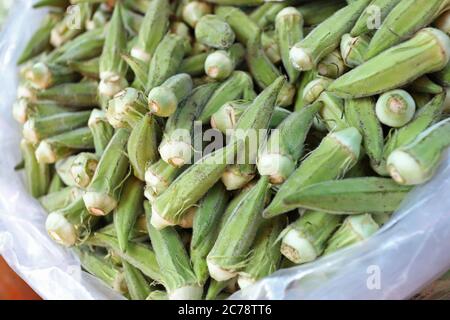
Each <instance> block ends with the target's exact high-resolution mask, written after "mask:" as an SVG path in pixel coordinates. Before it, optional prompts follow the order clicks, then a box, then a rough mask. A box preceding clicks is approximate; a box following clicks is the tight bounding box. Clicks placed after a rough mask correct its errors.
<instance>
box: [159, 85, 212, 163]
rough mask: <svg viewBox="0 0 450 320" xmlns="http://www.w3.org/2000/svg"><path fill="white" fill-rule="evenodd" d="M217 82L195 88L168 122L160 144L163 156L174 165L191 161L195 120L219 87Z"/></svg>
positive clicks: (160, 151)
mask: <svg viewBox="0 0 450 320" xmlns="http://www.w3.org/2000/svg"><path fill="white" fill-rule="evenodd" d="M217 86H218V85H217V84H216V83H208V84H204V85H201V86H198V87H197V88H195V89H194V90H193V91H192V93H190V95H189V96H188V97H187V98H186V99H185V100H184V101H183V102H182V103H181V105H180V108H177V109H176V111H175V113H174V114H172V115H171V116H170V117H169V119H168V120H167V122H166V127H165V130H164V136H163V139H162V141H161V144H160V145H159V153H160V155H161V158H162V159H163V160H164V161H165V162H167V163H168V164H170V165H171V166H174V167H182V166H184V165H185V164H188V163H191V160H192V156H193V151H194V147H193V143H192V140H193V137H192V135H193V128H194V120H195V119H196V118H197V116H198V115H199V114H200V112H201V111H202V110H203V108H204V106H205V105H206V103H207V102H208V101H209V100H210V98H211V96H212V95H213V94H214V92H215V90H216V89H217Z"/></svg>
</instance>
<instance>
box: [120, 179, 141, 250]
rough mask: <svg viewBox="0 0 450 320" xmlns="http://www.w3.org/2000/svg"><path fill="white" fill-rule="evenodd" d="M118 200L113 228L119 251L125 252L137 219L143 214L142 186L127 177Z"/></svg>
mask: <svg viewBox="0 0 450 320" xmlns="http://www.w3.org/2000/svg"><path fill="white" fill-rule="evenodd" d="M120 199H121V201H120V202H119V204H118V205H117V208H116V210H115V211H114V227H115V229H116V235H117V241H118V242H119V247H120V250H122V251H126V250H127V247H128V239H129V237H130V233H131V230H132V229H133V226H134V224H135V223H136V220H137V217H138V216H139V215H141V214H143V213H144V208H143V206H142V203H143V202H144V184H143V183H142V182H141V181H140V180H138V179H136V178H135V177H129V178H128V179H127V181H125V183H124V185H123V188H122V191H121V197H120Z"/></svg>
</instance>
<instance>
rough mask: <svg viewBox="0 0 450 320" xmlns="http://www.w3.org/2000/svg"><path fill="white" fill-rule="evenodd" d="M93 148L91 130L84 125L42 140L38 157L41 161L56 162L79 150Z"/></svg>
mask: <svg viewBox="0 0 450 320" xmlns="http://www.w3.org/2000/svg"><path fill="white" fill-rule="evenodd" d="M93 148H94V141H93V138H92V134H91V131H90V130H89V128H88V127H84V128H79V129H75V130H73V131H68V132H64V133H61V134H58V135H56V136H52V137H49V138H47V139H44V140H42V141H41V142H40V143H39V145H38V147H37V149H36V159H37V160H38V162H39V163H55V162H56V161H58V160H60V159H63V158H65V157H67V156H69V155H71V154H73V153H76V152H78V151H83V150H91V149H93Z"/></svg>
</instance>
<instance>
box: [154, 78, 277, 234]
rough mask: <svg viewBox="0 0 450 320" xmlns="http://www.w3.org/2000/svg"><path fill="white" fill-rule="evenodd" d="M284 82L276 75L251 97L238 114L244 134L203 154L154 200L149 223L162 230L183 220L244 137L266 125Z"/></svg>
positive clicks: (214, 181) (222, 169)
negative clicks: (250, 101)
mask: <svg viewBox="0 0 450 320" xmlns="http://www.w3.org/2000/svg"><path fill="white" fill-rule="evenodd" d="M284 83H285V80H284V78H283V77H280V78H278V79H277V80H276V81H275V82H274V83H273V84H272V85H271V86H270V87H268V88H267V89H266V90H264V91H263V92H262V93H261V94H260V95H259V96H258V97H257V98H256V99H255V100H254V102H253V103H252V105H251V106H250V107H248V109H247V110H246V112H245V113H244V114H243V115H242V116H241V119H240V120H239V123H238V125H237V128H236V131H237V130H240V133H243V137H241V138H239V137H235V138H234V139H232V141H231V142H230V144H229V145H227V146H225V147H224V148H222V149H219V150H217V151H215V152H214V153H211V154H209V155H207V156H205V157H203V158H202V159H200V160H199V161H198V162H196V163H195V164H193V165H192V166H190V167H189V168H188V169H187V170H186V171H184V172H183V173H182V174H181V175H180V176H179V177H178V178H177V179H176V180H175V181H174V182H173V183H172V184H171V185H170V186H169V188H168V189H167V190H166V191H164V192H163V193H162V194H161V195H160V196H158V197H157V198H156V199H155V201H154V202H153V205H152V209H153V213H152V224H153V225H154V226H155V227H156V228H158V229H162V228H164V227H167V226H170V225H176V224H178V223H179V222H180V221H181V220H182V218H183V214H184V212H185V211H186V210H187V209H189V208H190V207H191V206H192V205H194V204H195V203H197V201H198V200H200V199H201V198H202V197H203V196H204V195H205V193H206V192H207V191H208V189H209V188H211V187H212V186H213V185H214V184H215V183H216V182H217V181H218V180H219V179H220V178H221V176H222V174H223V172H224V171H225V169H226V167H227V165H228V164H230V160H233V158H234V157H235V155H236V153H237V152H238V151H239V152H240V151H241V150H242V147H243V145H245V143H244V142H243V140H245V141H247V140H248V135H249V133H250V131H251V130H256V132H258V130H261V129H263V130H266V129H267V128H268V125H269V122H270V118H271V116H272V114H273V110H274V107H275V101H276V98H277V96H278V93H279V91H280V89H281V87H282V86H283V84H284ZM247 143H248V141H247ZM238 149H239V150H238ZM230 158H231V159H230Z"/></svg>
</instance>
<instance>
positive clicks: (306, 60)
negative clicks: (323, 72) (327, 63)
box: [290, 0, 370, 71]
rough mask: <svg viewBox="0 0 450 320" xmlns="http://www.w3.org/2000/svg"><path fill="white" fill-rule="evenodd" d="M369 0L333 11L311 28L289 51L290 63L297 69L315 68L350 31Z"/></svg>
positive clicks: (361, 0)
mask: <svg viewBox="0 0 450 320" xmlns="http://www.w3.org/2000/svg"><path fill="white" fill-rule="evenodd" d="M369 3H370V0H358V1H355V2H354V3H352V4H349V5H347V6H346V7H344V8H342V9H340V10H339V11H337V12H336V13H334V14H333V15H332V16H331V17H329V18H328V19H326V20H325V21H323V22H322V23H321V24H319V25H318V26H317V27H316V28H314V29H313V31H311V32H310V33H309V34H308V35H307V36H306V37H305V39H303V40H301V41H300V42H298V43H297V44H296V45H294V46H293V47H292V49H291V51H290V59H291V63H292V64H293V66H294V67H295V68H296V69H297V70H302V71H307V70H311V69H313V68H315V67H316V66H317V64H318V63H319V61H320V60H322V59H323V58H324V57H325V56H326V55H328V54H330V53H331V52H333V50H335V49H336V48H338V47H339V44H340V41H341V37H342V36H343V35H344V34H346V33H348V32H350V30H351V28H352V27H353V25H354V23H355V22H356V20H357V19H358V18H359V16H360V15H361V13H362V12H363V10H364V9H365V8H366V7H367V5H368V4H369Z"/></svg>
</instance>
